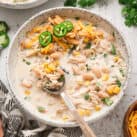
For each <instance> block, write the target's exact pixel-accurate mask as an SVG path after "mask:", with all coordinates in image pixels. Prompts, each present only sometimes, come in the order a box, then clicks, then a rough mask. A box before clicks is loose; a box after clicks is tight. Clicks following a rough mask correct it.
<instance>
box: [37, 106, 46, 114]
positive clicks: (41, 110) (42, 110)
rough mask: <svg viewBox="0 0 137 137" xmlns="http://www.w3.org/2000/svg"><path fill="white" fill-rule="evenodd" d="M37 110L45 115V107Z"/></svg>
mask: <svg viewBox="0 0 137 137" xmlns="http://www.w3.org/2000/svg"><path fill="white" fill-rule="evenodd" d="M37 109H38V111H39V112H40V113H45V112H46V110H45V108H44V107H41V106H39V107H37Z"/></svg>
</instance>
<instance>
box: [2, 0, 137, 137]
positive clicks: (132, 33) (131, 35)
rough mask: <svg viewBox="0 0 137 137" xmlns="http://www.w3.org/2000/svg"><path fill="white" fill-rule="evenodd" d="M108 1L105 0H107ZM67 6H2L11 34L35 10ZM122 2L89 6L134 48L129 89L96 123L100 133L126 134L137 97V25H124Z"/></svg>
mask: <svg viewBox="0 0 137 137" xmlns="http://www.w3.org/2000/svg"><path fill="white" fill-rule="evenodd" d="M98 1H102V0H98ZM103 1H104V0H103ZM59 6H63V0H49V2H47V3H45V4H43V5H42V6H39V7H37V8H34V9H29V10H25V11H24V10H10V9H4V8H0V20H5V21H7V22H8V24H9V25H10V28H11V30H10V32H9V33H10V37H11V39H12V37H13V35H14V34H15V32H16V31H17V29H18V28H19V26H20V25H21V24H23V23H24V21H26V20H27V19H28V18H29V17H30V16H32V15H33V14H35V13H37V12H39V11H41V10H45V9H47V8H52V7H59ZM121 8H122V7H121V6H120V5H119V4H118V2H117V0H108V2H107V5H104V6H101V4H100V5H95V6H94V7H90V8H88V9H89V10H91V11H92V12H95V13H97V14H99V15H101V16H102V17H104V18H106V19H108V20H109V21H110V22H111V23H112V24H113V25H114V26H116V27H117V28H118V29H119V31H120V32H121V33H122V35H123V36H124V38H125V40H126V42H127V44H128V45H129V46H130V48H131V60H132V68H133V69H132V73H131V78H130V80H129V84H128V88H127V89H126V91H125V96H124V97H123V99H122V101H121V102H120V104H119V105H118V106H117V107H116V108H115V110H114V111H113V112H112V113H111V114H109V115H108V116H106V117H105V118H104V119H102V120H99V121H98V122H96V123H94V124H93V125H92V127H93V129H94V130H95V132H96V134H97V136H98V137H123V133H122V122H123V117H124V114H125V111H126V110H127V107H128V106H129V104H131V103H132V102H133V101H135V100H136V99H137V28H133V27H132V28H127V27H126V26H125V25H124V20H123V18H122V16H121ZM7 52H8V48H7V49H5V50H4V51H3V52H2V53H1V55H0V78H1V80H2V81H3V82H4V83H5V84H6V85H7V79H6V73H5V70H6V68H5V63H6V55H7Z"/></svg>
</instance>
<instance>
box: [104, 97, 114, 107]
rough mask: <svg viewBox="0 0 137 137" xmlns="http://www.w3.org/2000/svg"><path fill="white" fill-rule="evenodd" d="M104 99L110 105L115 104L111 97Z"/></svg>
mask: <svg viewBox="0 0 137 137" xmlns="http://www.w3.org/2000/svg"><path fill="white" fill-rule="evenodd" d="M102 101H103V103H104V104H106V105H108V106H111V105H112V104H113V101H112V100H111V99H110V98H103V99H102Z"/></svg>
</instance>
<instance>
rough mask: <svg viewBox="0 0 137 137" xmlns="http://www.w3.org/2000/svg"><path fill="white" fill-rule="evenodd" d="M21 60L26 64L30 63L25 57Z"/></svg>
mask: <svg viewBox="0 0 137 137" xmlns="http://www.w3.org/2000/svg"><path fill="white" fill-rule="evenodd" d="M22 61H23V62H25V63H26V64H27V65H30V64H31V62H29V61H27V60H26V59H23V60H22Z"/></svg>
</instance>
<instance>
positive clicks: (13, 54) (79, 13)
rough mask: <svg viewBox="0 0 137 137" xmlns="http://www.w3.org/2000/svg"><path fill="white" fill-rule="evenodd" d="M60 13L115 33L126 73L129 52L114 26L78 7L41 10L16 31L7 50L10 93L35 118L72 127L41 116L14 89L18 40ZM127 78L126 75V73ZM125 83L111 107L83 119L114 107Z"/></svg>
mask: <svg viewBox="0 0 137 137" xmlns="http://www.w3.org/2000/svg"><path fill="white" fill-rule="evenodd" d="M57 14H58V15H60V16H65V17H68V18H73V17H74V18H75V17H80V18H81V19H84V20H88V21H91V22H92V23H93V24H96V25H98V26H99V27H103V28H104V30H106V31H107V32H109V33H111V34H112V33H115V37H116V41H117V42H118V43H119V44H118V45H119V46H121V48H122V49H123V50H122V54H123V57H124V59H125V60H126V63H127V68H128V70H127V71H128V73H127V74H129V71H130V69H129V54H128V49H127V46H126V44H125V42H124V40H123V38H122V37H121V35H120V34H119V32H118V31H117V29H116V28H114V27H113V26H112V25H111V24H110V23H109V22H108V21H106V20H105V19H103V18H101V17H100V16H98V15H96V14H93V13H91V12H89V11H87V10H82V9H79V8H55V9H49V10H46V11H42V12H41V13H39V14H37V15H36V16H33V17H32V18H31V19H29V20H28V21H27V22H26V23H25V24H24V25H23V26H22V27H21V28H20V29H19V30H18V32H17V33H16V35H15V37H14V39H13V41H12V42H11V45H10V50H9V55H8V63H7V64H8V66H7V76H8V80H9V85H10V88H11V91H12V93H13V94H14V95H15V97H16V98H17V100H18V102H19V104H20V105H21V106H22V107H23V108H24V109H25V110H26V111H27V112H29V114H31V115H32V116H33V117H35V118H36V119H38V120H40V121H42V122H44V123H47V124H50V125H52V126H60V127H73V126H76V123H75V122H60V121H55V120H51V119H47V118H46V117H44V116H41V115H40V114H39V113H38V112H37V111H36V110H35V109H34V108H32V107H31V105H30V104H27V103H26V102H25V101H24V99H23V98H22V97H21V96H20V94H19V93H18V91H17V90H16V85H15V77H14V74H15V72H14V68H15V66H16V62H17V58H18V55H17V53H18V49H19V45H20V41H21V40H22V39H23V38H24V37H25V36H26V32H28V31H29V30H31V29H32V28H33V27H34V26H36V25H39V24H41V23H43V22H44V21H46V20H47V19H48V17H49V16H54V15H57ZM127 79H128V75H127ZM126 85H127V80H126V81H125V84H124V86H123V87H122V92H120V94H119V95H118V96H117V98H116V100H115V102H114V104H113V105H112V106H111V107H104V108H103V109H102V110H101V111H100V112H97V113H94V114H93V115H92V116H91V117H89V118H86V119H85V120H86V121H87V122H93V121H95V120H97V119H100V118H102V117H103V116H105V115H106V114H107V113H109V112H110V111H111V110H112V109H114V107H115V106H116V105H117V103H118V102H119V101H120V99H121V98H122V96H123V90H124V89H125V88H126Z"/></svg>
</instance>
